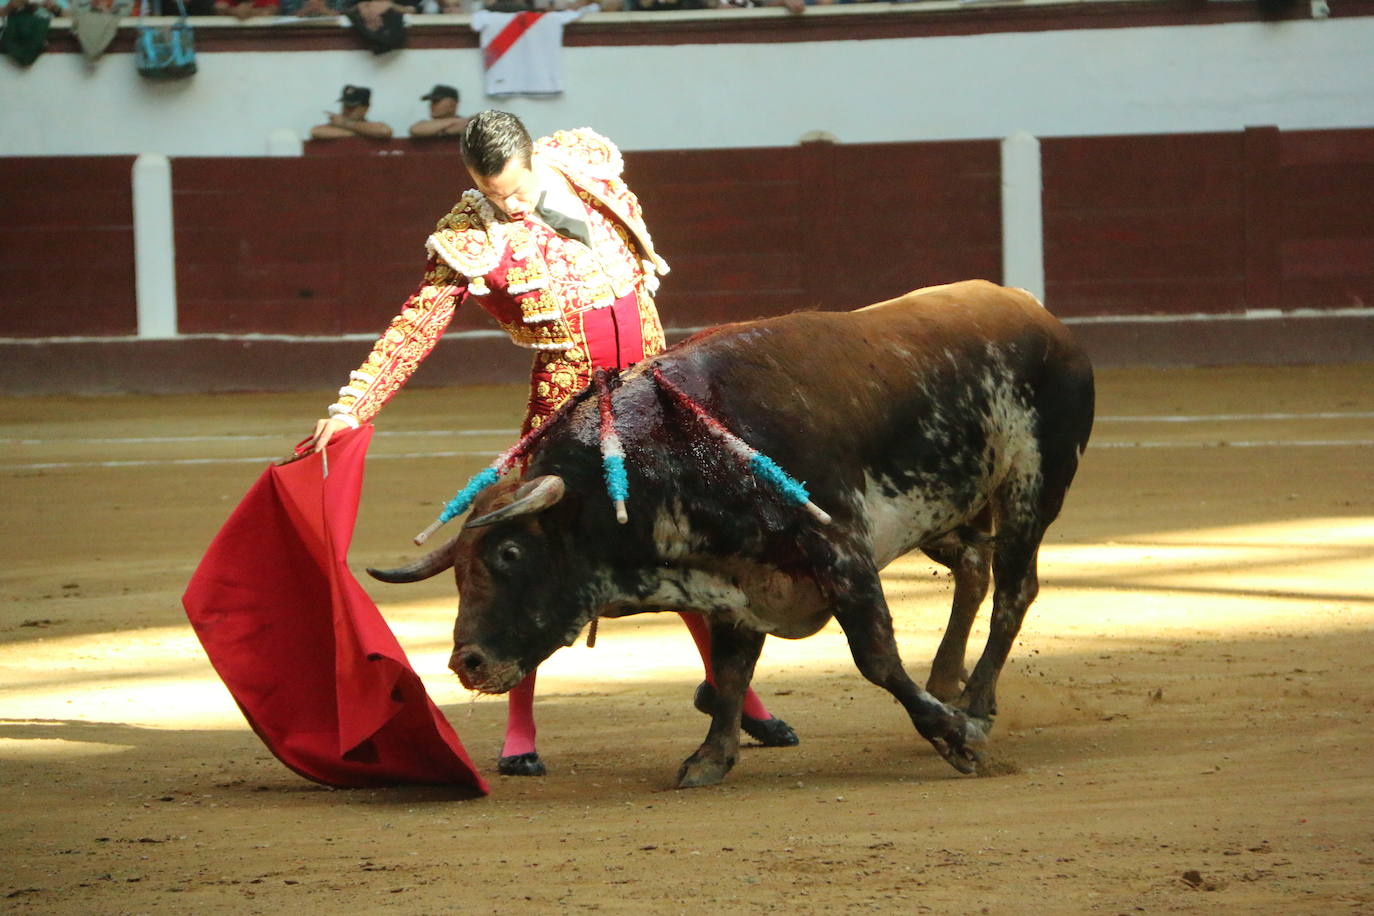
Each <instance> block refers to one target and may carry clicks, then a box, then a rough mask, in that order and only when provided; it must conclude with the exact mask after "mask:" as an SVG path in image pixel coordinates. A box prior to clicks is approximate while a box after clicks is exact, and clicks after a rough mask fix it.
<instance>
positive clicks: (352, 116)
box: [310, 86, 391, 140]
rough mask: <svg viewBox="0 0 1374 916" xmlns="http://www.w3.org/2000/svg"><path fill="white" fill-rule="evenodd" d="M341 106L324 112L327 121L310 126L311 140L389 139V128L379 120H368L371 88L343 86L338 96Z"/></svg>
mask: <svg viewBox="0 0 1374 916" xmlns="http://www.w3.org/2000/svg"><path fill="white" fill-rule="evenodd" d="M339 101H340V102H342V103H343V108H342V109H341V110H340V111H339V112H338V113H337V114H335V113H334V112H329V111H326V112H325V116H326V117H328V118H329V123H327V124H319V125H316V126H315V127H312V128H310V139H312V140H344V139H347V138H348V137H368V138H370V139H373V140H390V139H391V128H390V127H388V126H387V125H385V124H383V123H382V122H381V121H369V120H368V119H367V109H368V107H369V106H371V104H372V90H371V89H368V88H367V87H366V86H345V87H343V92H342V93H341V94H340V96H339Z"/></svg>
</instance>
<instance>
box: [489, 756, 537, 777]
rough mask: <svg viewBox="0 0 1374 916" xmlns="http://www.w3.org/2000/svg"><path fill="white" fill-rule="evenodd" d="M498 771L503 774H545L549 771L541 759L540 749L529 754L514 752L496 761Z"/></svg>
mask: <svg viewBox="0 0 1374 916" xmlns="http://www.w3.org/2000/svg"><path fill="white" fill-rule="evenodd" d="M496 772H498V773H500V774H501V775H502V776H543V775H544V774H545V773H547V772H548V768H547V767H545V766H544V761H542V760H540V759H539V752H538V751H530V752H529V753H528V754H512V755H510V756H509V757H502V758H501V759H500V760H498V761H496Z"/></svg>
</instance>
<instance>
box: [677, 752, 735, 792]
mask: <svg viewBox="0 0 1374 916" xmlns="http://www.w3.org/2000/svg"><path fill="white" fill-rule="evenodd" d="M733 763H734V761H733V760H731V761H726V762H721V761H719V760H713V759H711V758H709V757H703V756H701V752H700V751H698V752H697V753H695V754H693V755H692V756H690V757H688V758H687V759H686V760H684V761H683V762H682V769H680V770H678V771H677V787H678V788H679V789H699V788H701V787H702V786H714V785H715V784H716V783H718V782H720V781H721V780H723V779H724V778H725V774H726V773H728V772H730V766H731V764H733Z"/></svg>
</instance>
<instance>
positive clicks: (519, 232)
mask: <svg viewBox="0 0 1374 916" xmlns="http://www.w3.org/2000/svg"><path fill="white" fill-rule="evenodd" d="M531 158H532V162H531V166H532V167H537V166H541V165H542V166H546V167H549V168H552V169H553V170H555V171H556V172H558V173H560V174H562V175H563V176H564V177H566V178H567V179H568V181H569V183H570V184H571V186H572V188H573V190H574V191H576V193H577V196H578V197H579V198H580V199H581V200H582V202H583V203H584V204H585V205H586V207H587V210H588V220H587V225H588V231H589V233H590V235H591V242H592V244H591V247H588V246H587V245H583V244H582V243H581V242H577V241H572V240H570V239H566V238H564V237H563V236H561V235H559V234H558V233H557V232H555V231H554V230H553V229H551V228H549V227H548V226H547V225H545V224H544V223H543V222H542V221H540V220H537V219H524V220H519V221H511V220H506V219H504V217H503V215H502V214H501V213H500V212H499V211H497V210H496V208H495V207H493V206H492V205H491V204H490V202H488V201H487V200H486V198H485V197H483V196H482V194H481V193H480V192H479V191H475V190H470V191H467V192H465V193H464V194H463V197H462V199H461V200H460V201H459V202H458V204H457V206H455V207H454V208H453V210H452V211H451V212H450V213H449V214H448V215H447V216H445V217H444V218H443V219H441V220H439V224H438V226H437V227H436V229H435V231H434V234H433V235H431V236H430V237H429V240H428V241H427V242H426V243H425V247H426V249H427V250H428V252H429V262H428V266H427V269H426V270H425V276H424V280H423V282H422V283H421V285H420V288H419V289H418V290H416V291H415V293H414V294H413V295H411V297H410V298H409V299H407V300H406V303H405V306H404V307H403V308H402V310H401V313H400V314H399V315H397V316H396V318H394V319H393V320H392V322H391V324H390V325H389V326H388V327H387V329H386V332H385V333H384V334H382V336H381V338H379V339H378V341H377V343H376V344H375V345H374V346H373V348H372V352H371V353H369V354H368V356H367V359H366V360H364V361H363V364H362V365H361V366H359V367H358V369H357V370H356V371H354V372H352V373H350V374H349V382H348V385H347V386H345V387H344V388H341V389H340V390H339V400H338V401H337V402H336V403H334V404H332V405H330V407H329V414H330V416H331V417H337V418H339V419H341V420H343V421H345V422H346V423H348V424H349V425H351V426H357V425H358V424H359V423H364V422H367V421H368V420H370V419H371V418H372V417H373V416H374V415H375V414H376V413H377V411H379V410H381V408H382V405H383V404H385V403H386V402H387V401H388V400H389V399H390V398H391V396H392V395H393V394H395V393H396V392H397V391H398V390H399V389H400V388H401V386H402V385H404V384H405V383H406V381H407V380H408V379H409V378H410V376H411V375H412V374H413V373H414V372H415V369H416V367H417V366H418V365H419V363H420V361H421V360H422V359H424V358H425V357H426V356H427V355H429V353H430V351H431V350H433V349H434V345H435V344H436V343H437V342H438V340H439V336H440V334H442V333H443V331H444V328H446V327H447V326H448V324H449V322H450V321H451V320H452V319H453V314H454V311H455V309H457V308H458V306H459V305H460V304H461V303H463V302H465V301H467V300H469V299H473V300H475V301H476V302H478V303H480V304H481V306H482V307H483V308H484V309H486V311H487V312H488V313H490V314H491V316H492V317H493V318H495V319H496V321H497V323H499V324H500V325H501V327H502V328H503V329H504V330H505V331H506V332H507V333H508V334H510V337H511V340H513V341H514V342H515V343H516V344H518V345H519V346H522V347H527V348H529V349H533V350H537V351H542V352H541V353H540V354H539V360H538V361H537V362H538V364H539V365H537V366H536V369H537V370H538V369H542V370H543V374H542V375H541V376H539V377H541V378H542V379H543V381H540V382H538V385H540V386H542V388H543V389H544V390H541V391H537V392H534V395H535V397H537V398H539V399H541V400H548V401H550V402H553V401H557V402H561V400H563V399H565V398H567V397H568V396H570V395H571V394H573V393H574V392H575V391H576V390H577V389H578V388H581V387H582V385H583V384H585V382H586V380H587V379H588V378H590V367H589V365H588V361H589V354H588V352H587V346H586V340H585V337H584V336H583V334H582V316H583V315H584V314H585V313H587V312H588V311H589V310H591V309H599V308H605V307H607V306H610V305H613V304H614V303H615V302H616V301H617V300H619V299H624V298H625V297H626V296H628V295H630V294H632V293H633V294H635V297H636V300H637V302H638V306H639V318H640V326H641V329H642V332H643V341H644V350H645V354H644V355H646V356H651V355H654V354H656V353H658V352H659V351H661V350H662V349H663V330H662V328H661V326H660V324H659V320H658V312H657V310H656V309H655V308H654V303H653V298H652V294H653V291H654V290H655V289H657V287H658V276H660V275H662V274H666V273H667V272H668V265H667V264H666V263H664V262H663V260H662V259H661V258H659V256H658V255H657V254H656V253H655V252H654V247H653V240H652V239H651V238H650V237H649V231H648V229H646V228H645V226H644V218H643V215H642V213H641V211H640V206H639V200H638V199H637V198H636V197H635V195H634V194H633V193H632V192H631V191H630V189H629V188H628V187H626V185H625V182H624V181H622V180H621V178H620V173H621V171H622V169H623V161H622V159H621V157H620V151H619V150H617V149H616V147H615V145H614V144H612V143H611V141H609V140H607V139H606V138H605V137H603V136H601V135H600V134H597V133H596V132H595V131H592V130H590V129H588V128H582V129H580V130H571V131H559V132H557V133H555V134H554V135H553V136H551V137H544V138H542V139H540V140H538V141H536V142H535V144H534V150H533V153H532V157H531ZM564 388H566V389H568V390H562V389H564Z"/></svg>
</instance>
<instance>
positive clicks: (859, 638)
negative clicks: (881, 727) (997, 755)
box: [835, 572, 983, 773]
mask: <svg viewBox="0 0 1374 916" xmlns="http://www.w3.org/2000/svg"><path fill="white" fill-rule="evenodd" d="M835 619H836V620H838V621H839V622H840V626H841V627H843V628H844V635H845V638H846V639H848V640H849V651H850V653H851V654H852V655H853V656H854V663H855V664H856V665H858V666H859V671H860V672H862V673H863V676H864V677H866V678H868V680H869V681H871V682H873V683H874V684H877V685H878V686H879V687H881V688H883V689H884V690H886V691H887V692H888V693H890V694H892V695H893V696H894V697H896V698H897V702H899V703H901V704H902V706H903V708H905V709H906V711H907V715H909V716H910V717H911V722H912V724H913V725H915V726H916V730H917V731H918V732H920V733H921V736H922V737H923V738H925V739H926V740H927V741H929V742H930V743H931V744H932V745H934V746H935V750H936V751H938V752H939V753H940V756H941V757H943V758H945V760H946V761H948V762H949V764H950V766H952V767H954V768H955V769H956V770H958V771H959V772H961V773H972V772H974V770H975V769H976V768H977V763H978V753H977V750H976V747H977V745H979V744H981V743H982V740H983V735H982V732H981V731H980V730H979V729H978V728H977V726H974V725H973V724H972V723H970V722H969V721H968V719H967V717H965V716H964V714H963V713H962V712H960V711H959V710H957V709H952V708H950V707H949V706H946V705H945V704H944V703H941V702H940V701H939V700H937V699H936V698H935V697H933V696H931V695H930V694H929V693H927V692H926V691H924V690H922V689H921V688H920V687H918V686H916V683H915V681H913V680H912V679H911V678H910V676H908V675H907V673H906V669H905V668H903V667H902V659H901V656H900V655H899V654H898V652H897V640H896V638H895V637H894V636H893V633H892V616H891V614H890V613H889V612H888V608H887V601H886V599H884V598H883V592H882V586H881V585H879V583H878V576H877V573H876V572H875V573H874V574H873V578H872V581H871V583H870V584H869V585H868V586H867V587H866V588H855V589H852V590H851V591H849V592H848V593H847V594H846V595H845V596H844V597H843V598H842V599H841V604H840V606H839V607H837V608H836V609H835Z"/></svg>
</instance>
